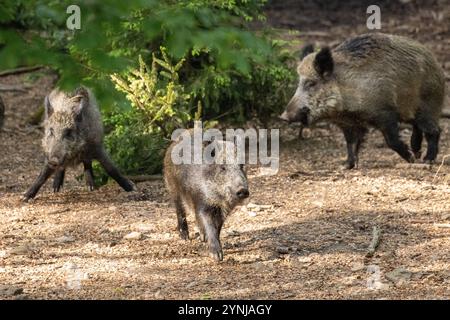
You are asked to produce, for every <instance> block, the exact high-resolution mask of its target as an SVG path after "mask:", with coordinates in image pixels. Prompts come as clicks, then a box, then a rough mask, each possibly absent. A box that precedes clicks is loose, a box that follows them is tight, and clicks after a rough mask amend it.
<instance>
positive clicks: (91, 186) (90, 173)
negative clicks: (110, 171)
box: [83, 161, 95, 191]
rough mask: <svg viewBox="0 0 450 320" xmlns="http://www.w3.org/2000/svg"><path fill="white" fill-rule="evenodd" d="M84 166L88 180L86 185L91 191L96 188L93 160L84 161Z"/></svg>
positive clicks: (85, 177)
mask: <svg viewBox="0 0 450 320" xmlns="http://www.w3.org/2000/svg"><path fill="white" fill-rule="evenodd" d="M83 166H84V179H85V180H86V185H87V186H88V188H89V191H92V190H94V188H95V184H94V171H93V170H92V161H83Z"/></svg>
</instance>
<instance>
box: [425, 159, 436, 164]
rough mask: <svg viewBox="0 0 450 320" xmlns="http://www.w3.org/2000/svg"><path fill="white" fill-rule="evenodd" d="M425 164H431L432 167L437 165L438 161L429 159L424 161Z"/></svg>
mask: <svg viewBox="0 0 450 320" xmlns="http://www.w3.org/2000/svg"><path fill="white" fill-rule="evenodd" d="M423 163H426V164H429V165H432V164H435V163H436V161H435V160H434V159H433V160H431V159H427V158H425V159H423Z"/></svg>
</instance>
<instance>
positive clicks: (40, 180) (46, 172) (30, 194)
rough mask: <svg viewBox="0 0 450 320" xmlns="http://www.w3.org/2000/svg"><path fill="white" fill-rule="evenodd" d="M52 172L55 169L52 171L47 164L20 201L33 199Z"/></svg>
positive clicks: (53, 170)
mask: <svg viewBox="0 0 450 320" xmlns="http://www.w3.org/2000/svg"><path fill="white" fill-rule="evenodd" d="M54 172H55V169H52V168H50V167H49V166H48V165H47V164H45V167H44V168H43V169H42V171H41V173H40V174H39V176H38V177H37V179H36V180H35V181H34V182H33V184H32V185H31V187H30V189H28V191H27V192H26V193H25V194H24V196H23V198H22V200H23V201H28V200H29V199H32V198H34V197H35V196H36V194H37V193H38V191H39V189H40V188H41V187H42V185H43V184H44V183H45V182H46V181H47V179H48V178H49V177H50V176H51V175H52V174H53V173H54Z"/></svg>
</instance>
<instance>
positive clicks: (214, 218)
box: [198, 208, 223, 261]
mask: <svg viewBox="0 0 450 320" xmlns="http://www.w3.org/2000/svg"><path fill="white" fill-rule="evenodd" d="M198 217H199V218H200V223H201V224H202V225H203V227H204V228H205V235H206V239H207V241H208V247H209V254H210V256H211V257H212V258H213V259H215V260H216V261H222V260H223V251H222V245H221V244H220V238H219V237H220V230H221V229H222V225H223V218H222V214H221V213H220V212H218V211H217V210H215V209H212V208H201V209H200V211H199V213H198Z"/></svg>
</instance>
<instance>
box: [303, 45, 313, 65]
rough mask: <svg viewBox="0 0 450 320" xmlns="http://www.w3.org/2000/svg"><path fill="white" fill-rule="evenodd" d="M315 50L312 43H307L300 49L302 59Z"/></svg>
mask: <svg viewBox="0 0 450 320" xmlns="http://www.w3.org/2000/svg"><path fill="white" fill-rule="evenodd" d="M313 52H314V46H313V45H312V44H307V45H306V46H304V47H303V48H302V51H300V61H302V60H303V59H304V58H305V57H306V56H307V55H308V54H310V53H313Z"/></svg>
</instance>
